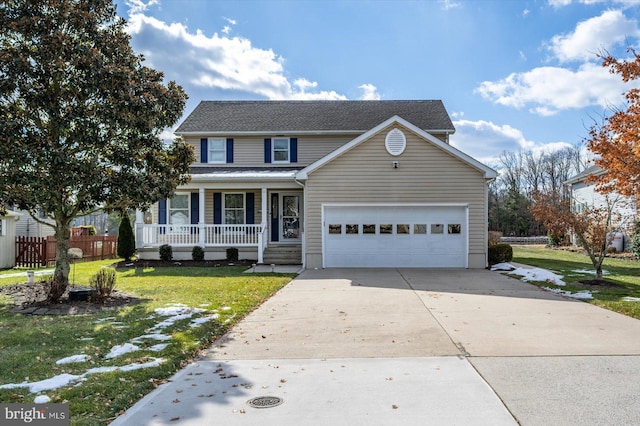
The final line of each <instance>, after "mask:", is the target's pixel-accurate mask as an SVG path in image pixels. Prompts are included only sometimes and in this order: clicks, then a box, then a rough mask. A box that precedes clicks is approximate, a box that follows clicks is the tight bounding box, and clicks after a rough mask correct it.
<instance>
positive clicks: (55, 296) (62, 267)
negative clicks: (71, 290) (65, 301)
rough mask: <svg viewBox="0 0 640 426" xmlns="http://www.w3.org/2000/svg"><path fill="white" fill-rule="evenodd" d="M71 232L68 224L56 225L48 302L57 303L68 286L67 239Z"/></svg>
mask: <svg viewBox="0 0 640 426" xmlns="http://www.w3.org/2000/svg"><path fill="white" fill-rule="evenodd" d="M70 235H71V232H70V231H69V225H68V224H61V223H60V222H58V223H57V224H56V233H55V237H56V270H55V272H54V273H53V282H51V287H49V294H48V295H47V299H48V300H49V302H58V301H59V300H60V298H61V297H62V295H63V294H64V292H65V291H66V290H67V287H68V286H69V269H70V267H69V253H68V251H69V238H70Z"/></svg>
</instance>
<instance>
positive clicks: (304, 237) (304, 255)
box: [293, 177, 307, 269]
mask: <svg viewBox="0 0 640 426" xmlns="http://www.w3.org/2000/svg"><path fill="white" fill-rule="evenodd" d="M293 181H294V182H295V183H297V184H298V185H300V186H301V187H302V199H303V201H302V205H303V207H302V209H303V210H302V211H303V212H304V215H303V219H304V220H303V221H302V223H301V224H300V226H301V228H302V229H301V232H302V247H301V250H302V269H306V267H307V250H306V248H307V234H306V232H305V223H306V221H307V220H306V217H307V186H306V185H305V184H304V182H301V181H299V180H298V179H297V178H295V177H294V178H293Z"/></svg>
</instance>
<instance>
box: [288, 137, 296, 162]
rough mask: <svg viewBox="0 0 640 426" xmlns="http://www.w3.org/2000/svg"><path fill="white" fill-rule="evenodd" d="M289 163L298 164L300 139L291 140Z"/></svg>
mask: <svg viewBox="0 0 640 426" xmlns="http://www.w3.org/2000/svg"><path fill="white" fill-rule="evenodd" d="M289 161H290V162H291V163H297V162H298V138H291V139H290V140H289Z"/></svg>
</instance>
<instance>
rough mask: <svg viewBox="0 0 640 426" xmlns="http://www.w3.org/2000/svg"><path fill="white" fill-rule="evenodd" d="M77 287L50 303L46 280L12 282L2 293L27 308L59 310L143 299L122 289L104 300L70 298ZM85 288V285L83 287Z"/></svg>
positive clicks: (103, 306)
mask: <svg viewBox="0 0 640 426" xmlns="http://www.w3.org/2000/svg"><path fill="white" fill-rule="evenodd" d="M74 288H76V287H75V286H69V288H67V291H66V292H65V293H64V294H63V295H62V297H61V298H60V301H59V302H58V303H50V302H48V301H47V293H48V291H49V283H47V282H45V281H39V282H34V283H33V284H29V283H22V284H12V285H7V286H2V287H0V295H3V296H9V297H11V299H12V300H13V304H14V305H16V306H18V307H21V308H22V309H27V308H36V307H37V308H48V309H51V310H56V311H59V312H84V311H87V310H92V311H95V310H100V309H109V308H119V307H122V306H128V305H135V304H138V303H141V302H142V299H140V298H138V297H135V296H131V295H129V294H126V293H124V292H122V291H119V290H117V289H114V290H113V291H112V292H111V296H109V297H107V298H106V299H104V300H100V301H98V300H88V301H80V300H69V290H70V289H71V290H72V289H74ZM82 288H85V287H82Z"/></svg>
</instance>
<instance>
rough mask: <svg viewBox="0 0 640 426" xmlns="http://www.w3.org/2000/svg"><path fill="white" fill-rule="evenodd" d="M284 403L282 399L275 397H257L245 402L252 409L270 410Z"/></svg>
mask: <svg viewBox="0 0 640 426" xmlns="http://www.w3.org/2000/svg"><path fill="white" fill-rule="evenodd" d="M283 402H284V399H282V398H279V397H277V396H258V397H256V398H251V399H250V400H248V401H247V404H249V406H250V407H253V408H271V407H276V406H278V405H280V404H282V403H283Z"/></svg>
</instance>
